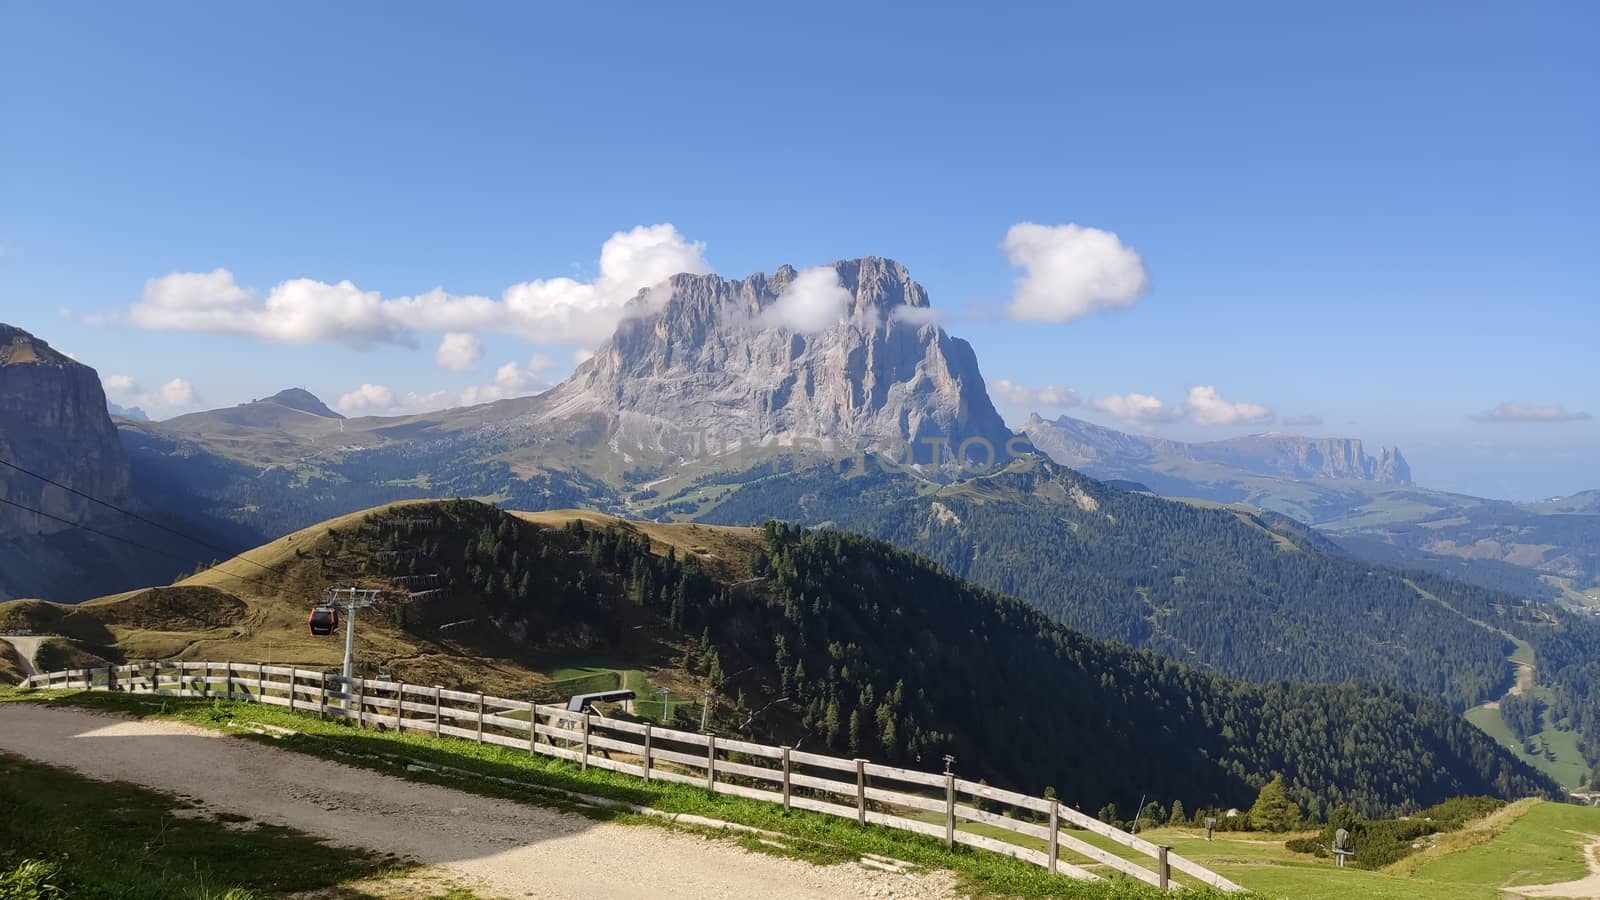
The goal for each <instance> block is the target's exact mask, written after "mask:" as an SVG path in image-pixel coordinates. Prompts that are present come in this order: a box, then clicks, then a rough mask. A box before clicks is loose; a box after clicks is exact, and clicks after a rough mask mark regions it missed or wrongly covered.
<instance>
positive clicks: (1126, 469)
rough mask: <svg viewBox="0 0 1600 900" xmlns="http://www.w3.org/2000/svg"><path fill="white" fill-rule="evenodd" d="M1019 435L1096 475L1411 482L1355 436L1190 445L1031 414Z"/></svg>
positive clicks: (1395, 455) (1403, 465)
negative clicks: (1204, 469) (1223, 469)
mask: <svg viewBox="0 0 1600 900" xmlns="http://www.w3.org/2000/svg"><path fill="white" fill-rule="evenodd" d="M1022 432H1023V433H1024V434H1026V435H1027V436H1028V438H1029V439H1030V440H1032V441H1033V444H1034V446H1036V447H1038V448H1039V449H1040V450H1043V451H1044V452H1045V453H1047V454H1048V455H1049V456H1050V458H1051V459H1054V460H1055V461H1056V462H1058V463H1061V464H1062V465H1068V466H1076V467H1081V468H1088V469H1092V470H1094V471H1097V472H1100V473H1101V474H1106V473H1108V472H1109V473H1113V474H1116V475H1119V476H1122V475H1126V476H1127V477H1138V476H1137V474H1136V472H1135V469H1136V468H1137V467H1139V466H1153V465H1160V464H1170V463H1172V462H1174V461H1196V462H1207V463H1217V464H1220V465H1225V466H1230V467H1232V468H1235V469H1240V470H1243V471H1246V472H1253V473H1256V474H1260V475H1279V476H1284V477H1287V478H1295V479H1316V478H1339V479H1355V480H1358V481H1373V482H1378V483H1381V484H1411V483H1412V482H1411V466H1410V465H1409V464H1408V463H1407V462H1406V458H1405V457H1404V456H1402V455H1401V454H1400V448H1398V447H1386V448H1384V449H1382V450H1381V451H1379V453H1378V455H1377V456H1376V457H1374V456H1371V455H1370V454H1368V453H1367V451H1366V448H1365V447H1363V446H1362V443H1361V441H1360V440H1359V439H1357V438H1312V437H1300V436H1297V435H1292V434H1276V433H1268V434H1252V435H1248V436H1245V437H1239V438H1230V439H1228V440H1222V441H1208V442H1205V443H1196V444H1190V443H1185V442H1183V441H1172V440H1166V439H1164V438H1157V437H1146V436H1142V435H1132V434H1124V433H1123V432H1120V431H1115V430H1113V429H1110V428H1105V427H1102V426H1099V425H1095V424H1093V423H1091V422H1085V421H1083V420H1081V419H1074V418H1071V417H1068V416H1061V417H1060V418H1058V419H1056V420H1054V421H1049V420H1046V419H1043V418H1041V417H1040V416H1038V415H1037V414H1035V415H1033V416H1032V417H1030V418H1029V419H1028V421H1027V422H1026V423H1025V424H1024V425H1023V426H1022Z"/></svg>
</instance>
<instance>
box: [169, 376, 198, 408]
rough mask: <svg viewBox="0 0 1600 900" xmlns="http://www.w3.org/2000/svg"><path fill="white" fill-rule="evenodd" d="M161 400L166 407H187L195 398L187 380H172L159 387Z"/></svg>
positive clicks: (192, 387)
mask: <svg viewBox="0 0 1600 900" xmlns="http://www.w3.org/2000/svg"><path fill="white" fill-rule="evenodd" d="M161 399H162V401H163V402H165V403H166V404H167V405H168V406H189V405H190V404H192V403H194V402H196V399H197V398H196V396H195V392H194V385H192V384H190V383H189V380H188V379H186V378H174V379H172V380H171V381H169V382H167V383H166V384H163V385H162V386H161Z"/></svg>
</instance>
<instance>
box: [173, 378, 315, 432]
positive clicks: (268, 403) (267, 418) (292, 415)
mask: <svg viewBox="0 0 1600 900" xmlns="http://www.w3.org/2000/svg"><path fill="white" fill-rule="evenodd" d="M306 416H311V417H314V418H315V419H321V420H327V421H329V422H338V421H342V420H343V419H344V416H342V415H340V414H338V413H336V412H334V411H333V410H331V409H329V408H328V406H327V404H325V403H323V402H322V401H321V400H319V399H317V396H316V395H315V394H313V393H311V392H310V391H308V390H306V389H304V388H289V389H288V390H283V391H279V392H278V393H276V394H273V395H272V396H271V397H263V398H262V399H260V400H251V401H250V402H249V403H241V404H239V405H238V406H230V407H225V408H223V409H212V410H206V411H205V412H196V413H189V414H187V415H182V416H176V417H174V418H171V419H167V420H165V421H163V422H162V423H161V426H162V427H164V428H167V429H173V430H178V431H199V430H203V429H205V428H207V427H209V426H213V425H218V424H222V425H234V426H242V427H246V428H276V427H282V426H284V425H285V424H286V423H293V424H294V425H302V424H304V423H303V422H302V421H301V420H303V419H304V418H305V417H306Z"/></svg>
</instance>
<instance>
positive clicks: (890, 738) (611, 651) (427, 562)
mask: <svg viewBox="0 0 1600 900" xmlns="http://www.w3.org/2000/svg"><path fill="white" fill-rule="evenodd" d="M419 523H423V524H419ZM250 558H251V559H252V560H254V561H256V562H257V563H259V564H260V565H262V566H264V567H266V569H267V571H265V572H263V571H261V570H252V572H251V573H250V574H248V575H245V574H243V573H240V572H239V569H238V567H237V566H233V567H225V568H224V569H220V570H212V571H209V572H205V573H201V574H199V575H197V576H195V577H194V578H191V579H189V580H187V581H185V582H183V583H182V584H181V585H179V586H177V587H175V588H171V589H165V590H166V591H167V592H168V593H164V594H158V595H152V594H151V593H150V592H134V593H132V594H128V595H121V596H118V597H113V598H107V599H105V600H103V601H95V602H93V603H90V604H87V605H83V606H78V607H57V606H53V605H50V604H37V603H35V604H31V605H30V604H5V605H0V621H5V622H10V623H12V624H13V626H15V627H40V626H49V625H50V623H51V622H54V623H55V627H58V628H61V629H63V630H69V633H71V634H73V635H76V636H78V637H79V639H80V640H84V641H89V640H92V641H94V646H95V647H96V648H97V650H98V652H101V653H102V654H104V655H106V656H107V657H108V658H115V657H117V656H119V655H121V656H127V655H137V656H141V657H143V656H150V655H164V654H161V653H155V652H152V651H156V650H160V649H161V648H163V647H164V648H167V649H166V654H171V655H179V654H181V655H183V656H185V657H186V658H210V659H258V658H261V656H262V652H263V651H264V650H268V649H269V648H270V649H272V650H273V651H274V652H276V653H277V654H278V655H277V656H275V657H274V658H275V659H285V654H293V656H292V657H290V658H293V659H296V660H299V659H303V658H305V657H306V656H309V655H313V654H314V655H316V656H317V657H319V658H322V659H326V660H328V661H329V662H331V661H332V660H333V659H335V658H336V656H337V647H336V644H337V642H336V641H332V640H329V639H326V638H321V639H318V638H306V637H305V636H304V634H305V633H304V615H305V613H304V609H305V606H304V603H305V600H304V598H305V597H307V596H317V595H320V592H321V590H322V588H323V587H324V586H326V585H328V584H330V583H338V584H349V583H354V584H365V585H368V586H373V587H378V588H380V589H381V590H384V591H385V594H386V596H389V597H391V598H392V599H390V600H386V601H385V604H384V606H383V608H382V609H381V610H379V611H375V612H373V613H369V614H367V616H366V617H365V619H364V621H365V622H366V623H367V624H366V625H364V626H363V630H362V639H361V641H359V642H358V653H359V655H360V657H361V659H362V660H363V661H364V663H365V668H366V669H367V670H370V669H372V668H373V667H374V665H376V666H379V667H381V668H383V669H384V670H385V671H389V672H391V673H392V674H394V675H395V676H396V677H399V678H403V679H405V680H407V681H411V682H421V683H433V684H444V685H446V686H451V687H459V688H463V689H478V690H489V691H491V692H494V693H500V694H501V695H510V696H531V697H539V698H544V699H556V698H558V697H559V696H564V695H565V693H566V692H569V691H570V690H576V689H577V688H580V687H582V688H585V689H588V688H593V687H595V686H599V685H601V683H602V682H604V685H603V686H606V687H609V686H611V685H612V684H613V683H628V684H629V686H632V687H634V689H635V690H640V689H641V688H646V689H649V690H651V691H653V690H654V689H656V688H667V689H670V690H672V691H673V692H674V693H675V694H676V695H677V696H678V697H695V696H698V695H699V694H700V692H701V691H702V690H703V689H707V688H709V689H710V690H711V691H712V692H713V697H712V700H713V703H712V709H711V710H710V714H711V720H712V722H713V724H714V727H716V728H718V729H719V730H721V731H722V732H723V733H735V734H742V735H747V736H749V737H752V738H756V739H760V740H765V741H769V742H774V743H787V744H791V745H799V746H803V747H806V748H808V749H816V750H818V751H826V752H833V753H837V754H840V755H854V756H865V757H868V758H872V759H878V760H883V761H886V762H890V763H893V764H898V765H905V766H909V767H913V768H921V769H930V770H931V769H937V768H939V766H940V762H939V760H940V759H941V758H942V757H943V756H944V755H945V754H947V753H948V754H951V755H954V756H955V757H956V758H957V759H958V760H959V761H960V762H959V766H960V771H962V772H964V773H967V774H968V775H970V776H977V777H985V778H988V779H990V780H991V781H992V782H994V783H996V784H997V785H1002V786H1010V787H1016V788H1019V789H1023V790H1027V791H1030V792H1033V793H1037V792H1039V791H1042V790H1043V789H1044V788H1045V787H1047V786H1050V787H1054V788H1055V789H1056V790H1057V792H1058V793H1059V795H1060V796H1061V797H1062V798H1063V799H1067V800H1070V801H1071V802H1074V803H1077V804H1079V805H1081V806H1083V807H1084V808H1092V809H1098V808H1100V807H1101V806H1102V805H1104V804H1106V803H1115V804H1119V805H1122V806H1125V807H1131V806H1132V805H1133V804H1134V803H1135V802H1136V801H1137V799H1138V797H1139V796H1140V795H1141V794H1148V795H1150V796H1151V797H1154V798H1158V799H1160V800H1161V801H1162V802H1164V803H1170V802H1171V801H1173V800H1182V801H1183V802H1184V804H1185V805H1186V806H1187V807H1189V808H1191V809H1198V808H1202V807H1205V806H1215V807H1222V808H1227V807H1230V806H1244V805H1248V803H1249V802H1250V801H1251V799H1252V798H1253V797H1254V795H1255V792H1256V789H1257V788H1258V787H1259V785H1260V784H1261V783H1263V782H1264V781H1266V780H1267V779H1268V778H1269V777H1270V776H1271V774H1272V773H1274V772H1282V773H1283V774H1284V775H1285V776H1286V777H1287V779H1288V781H1289V784H1290V788H1291V791H1292V792H1293V793H1294V795H1295V797H1296V799H1297V800H1298V801H1299V802H1301V803H1302V805H1304V806H1305V807H1306V808H1307V809H1308V810H1310V811H1312V812H1313V813H1317V812H1321V811H1323V810H1325V809H1327V808H1329V807H1331V805H1333V804H1336V803H1340V802H1347V803H1351V804H1353V805H1355V806H1357V807H1358V808H1360V809H1361V810H1362V811H1363V812H1370V813H1373V814H1379V813H1384V812H1393V811H1403V810H1406V809H1412V808H1416V807H1418V806H1422V805H1427V804H1429V803H1433V802H1436V801H1438V800H1441V799H1444V798H1445V797H1448V796H1452V795H1456V794H1463V793H1473V794H1478V793H1489V794H1496V795H1500V796H1506V797H1516V796H1523V795H1528V794H1538V793H1548V792H1554V791H1555V790H1556V787H1555V785H1554V784H1553V783H1551V782H1548V781H1546V780H1544V779H1542V778H1541V777H1540V776H1538V775H1537V774H1536V773H1535V772H1534V770H1533V769H1531V768H1529V767H1527V766H1526V765H1524V764H1523V763H1521V762H1518V761H1517V760H1515V759H1514V758H1513V757H1512V756H1511V755H1510V754H1508V753H1506V752H1505V751H1504V750H1503V749H1502V748H1500V747H1499V746H1498V745H1496V744H1494V743H1493V742H1492V741H1491V740H1489V739H1488V738H1487V737H1485V736H1484V735H1483V734H1482V733H1481V732H1479V731H1477V730H1476V729H1473V728H1470V727H1468V726H1467V725H1466V724H1465V723H1464V722H1463V721H1462V720H1461V719H1460V718H1459V717H1457V716H1455V715H1453V714H1452V713H1451V712H1450V710H1449V709H1448V708H1447V707H1445V706H1444V705H1442V704H1439V703H1437V702H1434V701H1430V700H1427V699H1424V698H1422V697H1419V696H1416V695H1414V694H1406V693H1403V692H1400V691H1398V690H1395V689H1393V688H1388V687H1382V686H1378V685H1373V684H1370V683H1350V684H1345V685H1339V686H1307V685H1292V684H1285V683H1272V684H1263V685H1248V684H1241V683H1238V682H1234V681H1230V680H1228V679H1226V678H1223V677H1221V676H1218V675H1215V674H1208V673H1206V672H1203V671H1200V670H1198V669H1195V668H1192V667H1188V666H1184V665H1180V664H1178V663H1174V662H1172V661H1170V660H1166V659H1163V658H1161V657H1159V656H1156V655H1154V654H1151V653H1146V652H1138V651H1134V650H1130V649H1129V648H1127V647H1125V646H1121V645H1117V644H1112V643H1106V642H1102V641H1098V640H1094V639H1091V638H1087V637H1085V636H1083V635H1081V634H1078V633H1075V632H1073V631H1070V630H1068V629H1066V628H1065V627H1063V626H1062V625H1060V624H1059V623H1057V622H1055V621H1053V620H1052V619H1051V618H1050V617H1049V616H1047V615H1045V614H1044V613H1042V612H1040V611H1038V610H1036V609H1033V608H1031V607H1029V606H1027V605H1025V604H1023V603H1020V602H1018V601H1016V600H1012V599H1009V598H1005V597H1002V596H1000V595H996V594H993V593H990V592H988V591H986V590H983V589H980V588H976V587H973V586H971V585H968V584H966V583H964V582H962V581H960V580H959V579H957V578H955V577H953V576H951V575H948V574H946V573H944V572H941V571H940V570H938V569H937V568H935V567H934V566H932V565H930V564H929V563H928V562H927V561H925V560H923V559H920V558H918V557H915V556H913V555H911V554H909V553H907V552H905V551H903V550H898V549H895V548H893V547H891V546H889V545H886V544H883V543H880V542H877V541H874V540H870V539H866V538H862V537H858V536H854V535H848V534H843V533H840V532H835V531H821V532H808V531H801V530H799V529H794V528H790V527H787V526H783V525H776V524H774V525H771V526H769V527H768V528H766V529H765V531H764V532H755V531H750V530H743V529H724V528H714V527H708V526H702V525H676V526H659V525H648V524H641V525H634V524H630V523H625V522H620V521H617V520H611V519H606V518H604V517H599V516H596V515H594V514H592V513H582V514H579V513H574V514H540V515H537V516H529V517H526V518H524V517H520V516H517V515H509V514H506V513H502V512H500V511H498V510H495V509H493V508H491V507H488V506H485V505H483V504H479V503H474V502H470V501H446V502H440V503H413V504H405V505H400V506H392V507H385V508H382V509H380V510H376V511H373V512H371V513H367V514H357V515H353V516H348V517H344V518H343V519H340V520H338V521H336V522H334V523H330V524H329V525H328V526H326V527H324V528H319V529H309V530H307V531H304V532H299V533H297V534H296V535H293V536H290V537H289V538H285V539H284V540H282V541H279V542H275V543H274V544H273V545H269V546H268V547H264V548H261V549H260V550H258V551H254V552H252V553H251V554H250ZM446 572H447V573H448V575H447V576H446V579H447V581H448V588H447V589H444V590H442V591H440V592H439V593H429V594H426V595H422V596H421V597H420V598H415V599H406V598H407V597H408V593H407V590H406V588H405V587H404V586H405V585H408V584H410V582H409V581H407V579H416V578H426V579H431V578H433V577H435V575H436V574H443V573H446ZM430 583H432V582H430ZM202 595H203V596H205V597H207V598H209V599H207V600H206V601H205V603H204V606H205V607H206V608H207V609H213V608H221V606H227V605H229V604H228V603H227V602H224V600H223V599H222V598H219V596H218V595H223V597H224V598H225V597H237V598H238V599H239V603H238V605H236V606H234V607H233V608H234V609H235V611H234V612H232V613H230V614H229V615H227V616H224V617H222V618H219V619H216V620H215V621H211V620H206V619H203V618H202V617H200V616H199V615H198V611H197V610H196V608H195V606H194V604H195V603H197V602H199V598H200V597H201V596H202ZM219 604H221V606H219ZM163 615H165V616H168V618H169V619H170V621H168V622H166V623H163V622H162V621H161V617H162V616H163ZM52 617H53V618H52ZM280 622H281V623H283V626H281V627H283V628H284V629H285V630H274V629H277V628H279V627H280V626H278V625H276V624H275V623H280ZM456 623H466V624H456ZM446 624H451V625H452V627H451V628H450V629H449V630H448V631H447V632H441V630H440V629H441V626H443V625H446ZM271 635H281V637H277V638H272V637H269V636H271ZM269 640H278V641H282V643H278V644H276V645H272V644H268V643H267V642H268V641H269ZM324 664H326V663H324ZM623 679H627V681H626V682H624V681H623ZM641 699H648V700H654V697H649V698H641ZM639 707H640V712H643V713H648V714H652V715H659V714H660V712H661V711H660V710H659V709H657V708H656V705H655V704H654V703H641V704H639ZM674 715H675V717H677V719H678V721H680V722H685V721H689V720H690V719H691V717H693V721H694V723H695V724H698V717H697V716H695V715H694V707H693V706H692V705H691V704H687V703H680V704H675V705H674Z"/></svg>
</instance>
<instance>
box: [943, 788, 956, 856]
mask: <svg viewBox="0 0 1600 900" xmlns="http://www.w3.org/2000/svg"><path fill="white" fill-rule="evenodd" d="M944 842H945V843H946V844H948V845H949V846H950V849H951V850H954V849H955V848H956V776H955V773H954V772H946V773H944Z"/></svg>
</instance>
